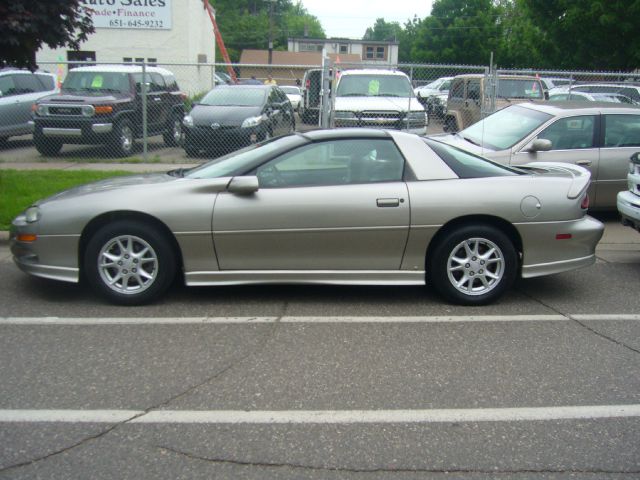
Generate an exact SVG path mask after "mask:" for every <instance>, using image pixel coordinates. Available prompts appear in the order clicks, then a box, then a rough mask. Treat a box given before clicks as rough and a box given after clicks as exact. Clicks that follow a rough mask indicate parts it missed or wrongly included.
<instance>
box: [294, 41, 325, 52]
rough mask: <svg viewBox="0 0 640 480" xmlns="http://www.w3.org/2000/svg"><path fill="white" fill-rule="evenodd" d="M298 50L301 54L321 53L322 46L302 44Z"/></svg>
mask: <svg viewBox="0 0 640 480" xmlns="http://www.w3.org/2000/svg"><path fill="white" fill-rule="evenodd" d="M298 50H299V51H301V52H321V51H322V45H318V44H317V43H301V44H300V46H299V47H298Z"/></svg>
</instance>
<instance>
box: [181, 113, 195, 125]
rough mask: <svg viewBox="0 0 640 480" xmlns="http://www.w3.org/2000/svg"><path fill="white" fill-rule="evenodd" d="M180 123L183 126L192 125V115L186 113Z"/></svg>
mask: <svg viewBox="0 0 640 480" xmlns="http://www.w3.org/2000/svg"><path fill="white" fill-rule="evenodd" d="M182 124H183V125H184V126H185V127H193V125H194V123H193V117H192V116H191V115H187V116H185V117H184V118H183V119H182Z"/></svg>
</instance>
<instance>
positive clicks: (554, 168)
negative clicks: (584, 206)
mask: <svg viewBox="0 0 640 480" xmlns="http://www.w3.org/2000/svg"><path fill="white" fill-rule="evenodd" d="M519 168H527V169H530V170H545V171H547V172H549V173H553V172H558V173H563V174H565V175H566V174H569V175H571V178H572V182H571V186H570V187H569V191H568V192H567V198H571V199H573V198H578V197H579V196H580V195H582V193H583V192H584V191H585V190H586V189H587V187H588V186H589V181H590V180H591V172H590V171H589V170H587V169H586V168H584V167H581V166H580V165H574V164H573V163H556V162H533V163H527V164H526V165H521V166H520V167H519Z"/></svg>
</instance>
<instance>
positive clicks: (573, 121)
mask: <svg viewBox="0 0 640 480" xmlns="http://www.w3.org/2000/svg"><path fill="white" fill-rule="evenodd" d="M595 125H596V117H595V115H582V116H578V117H568V118H561V119H559V120H557V121H556V122H554V123H553V124H551V125H549V126H548V127H547V128H546V129H545V130H543V131H542V132H541V133H540V134H538V138H544V139H547V140H551V150H576V149H582V148H594V147H595Z"/></svg>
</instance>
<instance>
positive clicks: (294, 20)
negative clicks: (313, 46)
mask: <svg viewBox="0 0 640 480" xmlns="http://www.w3.org/2000/svg"><path fill="white" fill-rule="evenodd" d="M211 4H212V5H213V7H214V9H215V10H216V22H217V24H218V27H219V28H220V32H221V34H222V38H223V40H224V43H225V46H226V48H227V51H228V52H229V56H230V57H231V61H233V62H237V61H238V60H239V59H240V54H241V53H242V50H244V49H261V50H266V49H267V48H269V29H270V28H271V34H272V38H273V48H274V50H286V49H287V39H288V38H289V37H302V36H303V35H304V33H305V29H306V31H307V33H308V35H309V36H310V37H313V38H325V33H324V30H323V29H322V25H321V24H320V21H319V20H318V19H317V18H316V17H314V16H313V15H310V14H309V13H308V11H307V10H306V9H305V8H304V6H303V5H302V3H301V2H300V1H298V2H297V3H295V4H294V3H293V2H292V1H291V0H273V2H271V1H269V0H211ZM216 56H217V59H218V60H219V61H220V60H221V57H220V56H219V52H217V53H216Z"/></svg>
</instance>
